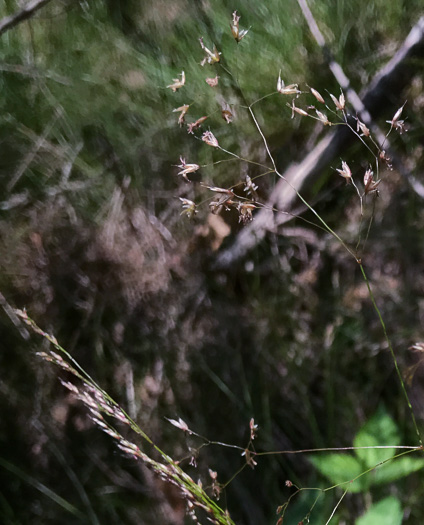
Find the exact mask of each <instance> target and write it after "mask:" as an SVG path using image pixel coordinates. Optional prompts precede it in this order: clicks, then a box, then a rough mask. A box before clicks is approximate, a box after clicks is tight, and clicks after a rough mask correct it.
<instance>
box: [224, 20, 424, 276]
mask: <svg viewBox="0 0 424 525" xmlns="http://www.w3.org/2000/svg"><path fill="white" fill-rule="evenodd" d="M423 55H424V17H422V18H420V20H419V21H418V22H417V24H416V25H415V26H414V27H413V28H412V30H411V31H410V33H409V35H408V36H407V38H406V39H405V41H404V42H403V44H402V45H401V47H400V48H399V50H398V51H397V53H396V54H395V56H394V57H393V58H392V59H391V60H390V61H389V62H388V63H387V65H386V66H385V67H384V68H382V69H381V70H380V71H379V72H378V73H377V74H376V75H375V77H374V78H373V80H372V81H371V83H370V85H369V86H368V88H367V89H366V90H365V92H364V93H363V94H362V97H361V98H359V97H358V99H359V100H360V102H361V105H362V104H363V106H364V108H365V109H366V110H367V111H368V112H369V113H370V115H371V116H372V117H373V118H376V117H377V116H378V115H380V114H381V112H382V111H383V110H387V108H388V107H393V93H400V92H401V91H402V89H403V88H404V87H405V86H406V85H407V84H408V83H409V82H410V79H411V77H412V76H413V74H414V69H412V68H410V66H409V64H408V62H409V59H411V58H415V57H422V56H423ZM336 69H337V67H336ZM342 87H343V86H342ZM348 94H349V93H348ZM358 113H359V112H358ZM354 140H355V136H354V135H353V133H351V132H350V131H349V130H348V129H347V128H346V127H345V126H338V127H337V128H336V129H333V130H332V131H330V132H329V133H328V134H327V135H326V137H325V138H324V139H322V140H321V141H320V142H319V143H318V144H317V146H316V147H315V148H314V149H313V150H312V151H311V152H310V153H309V154H308V155H307V156H306V157H305V158H304V160H303V161H302V162H301V163H300V164H292V165H291V166H289V167H288V168H287V170H286V171H285V172H284V173H283V177H284V179H286V180H287V181H289V182H290V184H291V185H292V186H293V187H295V188H296V189H297V190H298V191H300V192H302V188H303V187H304V186H305V184H306V183H307V184H308V186H310V185H311V184H313V183H314V182H315V181H316V179H317V178H318V177H319V175H320V174H321V172H322V170H323V169H324V168H326V167H327V166H328V165H329V164H330V163H331V162H332V160H333V159H334V158H337V157H339V156H340V155H341V153H342V152H343V151H345V150H346V149H347V148H348V147H349V146H350V145H351V144H352V143H353V142H354ZM409 182H410V183H411V185H413V186H414V185H415V186H414V189H415V190H416V191H417V193H419V194H421V196H424V188H422V186H421V185H420V184H419V183H417V182H416V181H413V180H410V181H409ZM295 200H296V193H295V192H294V191H293V190H292V189H291V188H290V187H289V184H287V182H285V180H283V179H280V180H279V182H278V183H277V184H276V186H275V188H274V190H273V192H272V193H271V196H270V198H269V200H268V202H267V207H268V208H271V207H273V208H277V209H278V210H282V211H285V212H291V210H292V207H293V204H294V202H295ZM291 218H292V214H291V213H287V214H282V213H274V212H273V211H271V210H270V209H262V210H260V211H259V212H258V213H257V214H256V216H255V220H254V221H253V222H252V223H251V225H249V226H247V227H245V228H244V229H243V230H241V231H240V233H239V234H238V235H237V236H236V238H235V240H234V242H233V243H232V245H231V246H229V247H228V248H227V249H225V250H223V251H222V252H221V253H219V254H218V256H217V258H216V260H215V262H214V267H215V268H217V269H225V268H229V267H230V266H231V265H232V264H234V263H236V262H237V261H239V260H240V259H241V258H242V257H244V256H245V255H246V254H247V253H248V252H249V251H250V250H251V249H252V248H254V247H255V246H256V245H257V244H258V243H259V242H260V241H261V240H262V239H263V238H264V236H265V235H266V232H267V231H270V230H271V231H273V230H275V228H276V227H277V226H278V225H281V224H284V223H285V222H287V221H288V220H290V219H291Z"/></svg>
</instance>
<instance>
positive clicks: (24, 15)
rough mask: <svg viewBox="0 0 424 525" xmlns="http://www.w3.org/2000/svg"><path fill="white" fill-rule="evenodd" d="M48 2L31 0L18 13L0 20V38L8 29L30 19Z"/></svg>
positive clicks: (46, 0)
mask: <svg viewBox="0 0 424 525" xmlns="http://www.w3.org/2000/svg"><path fill="white" fill-rule="evenodd" d="M50 1H51V0H32V2H28V4H27V5H26V6H25V7H24V8H22V9H21V10H20V11H17V12H16V13H14V14H13V15H10V16H6V17H5V18H3V19H2V20H0V36H1V35H2V34H3V33H5V32H6V31H8V30H9V29H12V28H13V27H15V26H17V25H18V24H19V23H20V22H23V21H24V20H28V18H31V17H32V16H33V15H34V14H35V13H36V12H37V11H38V10H39V9H41V8H42V7H43V6H44V5H46V4H48V3H49V2H50Z"/></svg>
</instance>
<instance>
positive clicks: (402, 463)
mask: <svg viewBox="0 0 424 525" xmlns="http://www.w3.org/2000/svg"><path fill="white" fill-rule="evenodd" d="M423 467H424V459H418V458H414V457H411V456H406V457H405V456H404V457H401V458H398V459H394V460H393V461H389V462H387V463H385V464H384V465H381V467H378V468H376V469H375V470H374V471H373V472H370V477H371V484H372V485H382V484H384V483H390V482H392V481H396V480H397V479H400V478H403V477H404V476H408V475H409V474H412V473H413V472H416V471H417V470H420V469H422V468H423Z"/></svg>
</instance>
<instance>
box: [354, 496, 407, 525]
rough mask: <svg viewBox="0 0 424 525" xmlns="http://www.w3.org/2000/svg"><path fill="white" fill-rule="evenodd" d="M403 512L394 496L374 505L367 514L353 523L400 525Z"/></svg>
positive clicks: (360, 524) (362, 524)
mask: <svg viewBox="0 0 424 525" xmlns="http://www.w3.org/2000/svg"><path fill="white" fill-rule="evenodd" d="M402 517H403V512H402V508H401V506H400V501H399V500H398V499H397V498H395V497H394V496H389V497H388V498H385V499H382V500H381V501H379V502H377V503H374V505H372V506H371V507H370V508H369V509H368V510H367V512H366V513H365V514H364V515H363V516H361V517H360V518H359V519H357V520H356V521H355V525H400V524H401V523H402Z"/></svg>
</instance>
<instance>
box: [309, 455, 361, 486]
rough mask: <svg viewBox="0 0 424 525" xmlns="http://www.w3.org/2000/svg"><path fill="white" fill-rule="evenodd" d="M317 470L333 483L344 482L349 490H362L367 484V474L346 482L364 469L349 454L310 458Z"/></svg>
mask: <svg viewBox="0 0 424 525" xmlns="http://www.w3.org/2000/svg"><path fill="white" fill-rule="evenodd" d="M311 462H312V463H313V464H314V466H315V467H316V468H317V470H318V471H319V472H320V473H321V474H322V475H323V476H325V477H326V478H327V479H328V480H330V482H331V483H332V484H333V485H339V484H341V483H344V485H343V488H347V489H348V490H349V492H362V491H363V490H366V489H367V488H368V486H369V481H368V476H362V477H360V478H359V479H357V480H356V481H355V482H353V483H351V484H349V485H348V482H349V481H351V480H353V479H354V478H356V477H357V476H359V474H361V473H362V472H363V471H364V468H363V466H362V464H361V462H360V461H359V460H358V459H357V458H355V457H354V456H352V455H350V454H342V453H337V454H323V455H320V456H315V457H313V458H311Z"/></svg>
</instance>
